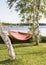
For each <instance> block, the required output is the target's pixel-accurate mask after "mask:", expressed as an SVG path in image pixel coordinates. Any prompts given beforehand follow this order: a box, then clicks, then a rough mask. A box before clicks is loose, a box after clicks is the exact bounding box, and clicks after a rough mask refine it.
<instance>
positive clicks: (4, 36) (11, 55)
mask: <svg viewBox="0 0 46 65" xmlns="http://www.w3.org/2000/svg"><path fill="white" fill-rule="evenodd" d="M0 36H1V38H2V39H3V41H4V42H5V44H6V46H7V48H8V53H9V59H10V60H14V59H15V53H14V50H13V47H12V44H11V41H10V39H9V37H8V36H7V34H5V33H4V32H3V27H2V24H1V23H0Z"/></svg>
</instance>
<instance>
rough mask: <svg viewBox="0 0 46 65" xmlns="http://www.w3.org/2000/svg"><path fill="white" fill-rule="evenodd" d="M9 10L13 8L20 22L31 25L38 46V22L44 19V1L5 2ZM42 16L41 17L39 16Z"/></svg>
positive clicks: (45, 12)
mask: <svg viewBox="0 0 46 65" xmlns="http://www.w3.org/2000/svg"><path fill="white" fill-rule="evenodd" d="M7 2H8V5H9V8H12V7H13V6H14V7H15V10H16V11H18V12H19V15H20V16H21V17H22V21H28V22H30V23H31V22H32V23H33V26H32V27H33V32H35V35H34V36H35V41H36V45H38V44H39V20H40V18H41V17H42V15H45V17H46V0H7ZM40 14H42V15H40Z"/></svg>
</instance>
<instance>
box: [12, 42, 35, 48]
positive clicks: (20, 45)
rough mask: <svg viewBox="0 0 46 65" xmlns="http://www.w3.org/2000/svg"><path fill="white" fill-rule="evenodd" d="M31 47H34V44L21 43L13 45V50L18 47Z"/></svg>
mask: <svg viewBox="0 0 46 65" xmlns="http://www.w3.org/2000/svg"><path fill="white" fill-rule="evenodd" d="M32 46H36V44H32V43H23V44H17V45H13V47H14V48H18V47H32Z"/></svg>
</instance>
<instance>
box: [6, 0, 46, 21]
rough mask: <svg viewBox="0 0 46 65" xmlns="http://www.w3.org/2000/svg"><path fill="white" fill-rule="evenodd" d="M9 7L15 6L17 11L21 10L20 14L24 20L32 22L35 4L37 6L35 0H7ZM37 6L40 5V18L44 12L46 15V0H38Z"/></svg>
mask: <svg viewBox="0 0 46 65" xmlns="http://www.w3.org/2000/svg"><path fill="white" fill-rule="evenodd" d="M7 2H8V4H9V7H10V8H12V7H13V6H14V7H15V10H16V11H19V14H20V15H21V17H22V21H23V20H25V21H28V22H31V21H32V20H31V19H32V15H33V11H34V6H35V3H34V2H35V0H7ZM37 4H39V5H40V7H39V5H37V7H39V9H40V10H39V12H40V14H39V18H41V16H42V15H43V14H44V15H45V16H46V0H39V2H38V0H37Z"/></svg>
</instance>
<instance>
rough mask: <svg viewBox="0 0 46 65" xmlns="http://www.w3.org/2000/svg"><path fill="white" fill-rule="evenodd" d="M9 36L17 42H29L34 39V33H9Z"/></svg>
mask: <svg viewBox="0 0 46 65" xmlns="http://www.w3.org/2000/svg"><path fill="white" fill-rule="evenodd" d="M8 33H9V35H10V36H12V37H13V38H15V39H17V40H28V39H29V38H31V37H32V33H31V34H29V33H24V32H14V31H8Z"/></svg>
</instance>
